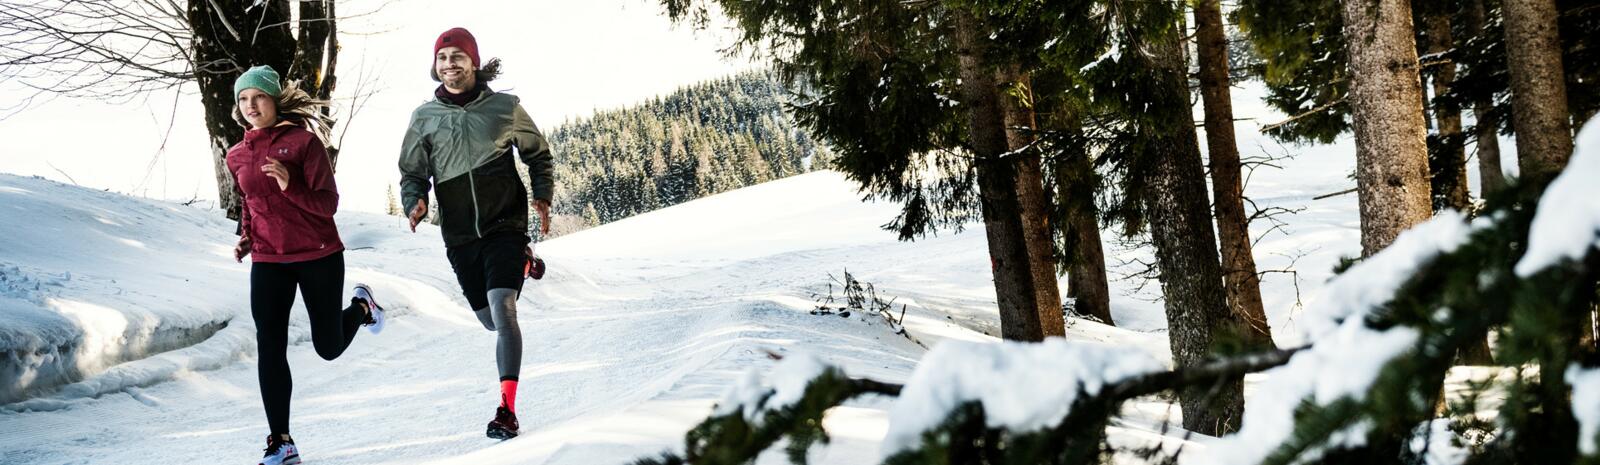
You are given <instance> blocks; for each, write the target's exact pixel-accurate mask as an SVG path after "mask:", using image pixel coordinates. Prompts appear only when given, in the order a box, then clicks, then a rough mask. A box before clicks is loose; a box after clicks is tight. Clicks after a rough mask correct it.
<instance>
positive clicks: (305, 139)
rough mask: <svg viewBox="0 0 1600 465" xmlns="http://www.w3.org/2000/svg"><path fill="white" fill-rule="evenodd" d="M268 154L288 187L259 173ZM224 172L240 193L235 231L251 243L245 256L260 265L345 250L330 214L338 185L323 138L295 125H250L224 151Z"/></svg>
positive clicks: (334, 208) (300, 259) (336, 197)
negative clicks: (285, 177) (241, 202)
mask: <svg viewBox="0 0 1600 465" xmlns="http://www.w3.org/2000/svg"><path fill="white" fill-rule="evenodd" d="M268 158H272V159H275V160H278V162H279V163H283V165H284V166H285V167H287V168H288V169H289V188H288V190H280V189H279V188H278V181H277V180H274V179H272V178H271V177H269V176H267V173H264V172H262V171H261V167H262V166H266V165H267V163H268V161H267V159H268ZM227 161H228V171H229V172H232V173H233V179H234V180H236V181H237V184H238V188H239V191H240V192H241V193H243V194H244V208H243V209H242V211H241V216H240V220H239V223H240V224H239V226H240V230H241V231H242V233H243V234H246V235H249V237H250V239H251V241H252V243H253V244H252V247H251V252H250V255H251V257H253V258H252V260H253V261H257V262H262V263H292V262H304V261H310V260H316V259H318V258H322V257H326V256H329V255H333V254H334V253H337V252H339V251H341V250H344V242H342V241H340V240H339V229H338V228H337V227H335V226H334V224H333V213H334V212H335V211H337V210H338V208H339V189H338V187H337V186H335V185H334V182H333V166H332V164H331V163H329V162H328V152H327V151H326V150H325V149H323V148H322V142H321V141H319V140H317V136H316V135H314V134H312V133H311V132H310V131H307V130H305V129H304V128H302V127H300V126H297V125H288V124H286V125H278V126H273V127H270V128H264V129H251V130H249V131H246V132H245V133H244V140H243V141H240V142H239V143H238V144H236V145H234V146H233V148H230V149H228V160H227Z"/></svg>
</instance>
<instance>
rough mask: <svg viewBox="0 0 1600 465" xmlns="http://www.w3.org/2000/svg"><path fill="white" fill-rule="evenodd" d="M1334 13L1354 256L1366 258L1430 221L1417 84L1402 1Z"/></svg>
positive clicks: (1355, 0)
mask: <svg viewBox="0 0 1600 465" xmlns="http://www.w3.org/2000/svg"><path fill="white" fill-rule="evenodd" d="M1342 10H1343V16H1344V31H1345V34H1344V35H1345V39H1346V40H1345V44H1346V45H1345V47H1346V49H1347V51H1348V55H1349V57H1350V76H1351V83H1350V96H1349V101H1350V109H1351V116H1352V119H1353V120H1354V124H1353V126H1354V128H1355V135H1356V186H1357V193H1358V195H1359V196H1360V204H1361V254H1362V256H1371V255H1372V254H1375V253H1378V251H1380V250H1383V248H1384V247H1388V246H1389V243H1391V242H1394V238H1395V236H1398V235H1399V234H1400V232H1401V231H1404V230H1406V229H1407V228H1410V227H1412V226H1414V225H1416V224H1418V223H1421V222H1423V221H1427V219H1428V217H1429V216H1431V215H1432V209H1431V208H1430V202H1429V199H1430V195H1429V191H1430V189H1431V188H1430V186H1429V184H1428V146H1427V139H1426V129H1424V128H1423V117H1422V83H1421V81H1420V79H1421V78H1420V77H1419V76H1418V74H1417V47H1416V39H1415V37H1414V35H1413V31H1414V30H1413V29H1412V25H1411V5H1410V3H1409V2H1407V1H1405V0H1344V5H1343V8H1342Z"/></svg>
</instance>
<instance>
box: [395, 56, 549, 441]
mask: <svg viewBox="0 0 1600 465" xmlns="http://www.w3.org/2000/svg"><path fill="white" fill-rule="evenodd" d="M433 53H434V56H433V67H432V70H431V72H432V73H431V74H432V75H433V80H434V81H438V82H440V83H441V84H440V85H439V87H438V88H437V89H435V90H434V92H433V94H434V99H433V100H429V101H428V102H426V103H423V104H422V105H421V106H419V107H417V109H416V111H414V112H412V114H411V127H410V128H408V129H407V130H406V136H405V141H404V143H403V146H402V148H401V151H400V175H401V176H400V192H401V197H402V200H401V201H402V202H403V203H402V205H405V208H406V211H407V212H408V215H409V217H410V219H411V231H412V232H416V230H417V223H418V222H420V221H422V218H423V216H425V215H426V214H427V212H428V191H429V190H430V189H431V190H434V197H435V198H436V199H437V200H438V203H439V205H438V215H439V228H440V230H441V232H443V235H444V245H445V254H446V255H447V256H448V257H449V259H450V267H451V268H452V269H454V270H455V274H456V280H457V281H458V282H460V284H461V292H462V293H464V294H465V295H466V297H467V302H468V303H469V304H471V305H472V311H473V312H474V313H476V314H477V316H478V321H481V322H483V327H484V328H486V329H488V330H490V331H495V332H497V333H498V338H499V341H498V343H497V345H496V349H495V362H496V364H497V365H498V367H499V369H500V406H499V407H497V408H496V409H495V416H494V420H493V421H490V422H489V429H488V433H487V434H488V436H489V437H491V438H496V439H510V438H513V437H516V436H517V433H518V425H517V415H516V408H517V407H516V400H517V375H518V372H519V371H520V369H521V366H522V329H521V328H519V327H518V326H517V296H518V295H519V294H520V293H521V292H522V282H523V279H524V277H525V276H527V275H528V269H529V266H530V265H531V255H530V254H529V253H528V252H527V251H528V250H529V249H528V243H529V242H530V240H529V238H528V210H529V207H530V206H531V207H532V209H533V210H534V211H536V212H538V213H539V225H540V233H541V234H546V233H549V231H550V197H551V193H552V191H553V190H554V181H553V180H552V176H551V159H550V144H549V143H548V142H546V140H545V137H544V135H543V134H541V133H540V132H539V128H538V127H535V126H534V124H533V119H532V118H530V117H529V116H528V112H527V111H524V110H523V109H522V105H521V104H520V100H519V99H518V98H517V97H516V96H514V95H511V94H502V93H498V92H495V91H493V90H490V89H489V87H488V83H489V81H493V80H494V79H495V77H496V76H497V75H498V74H499V73H500V60H499V59H492V60H489V62H488V63H484V62H483V61H481V60H480V59H479V57H478V43H477V40H476V39H474V38H473V37H472V33H469V32H467V30H466V29H462V28H455V29H451V30H448V31H445V32H444V34H440V35H439V38H438V39H437V40H435V41H434V44H433ZM512 149H516V152H517V154H518V155H519V156H521V157H522V162H523V163H525V164H527V165H528V174H529V178H531V179H532V180H533V193H532V196H530V195H529V193H528V192H527V190H526V189H524V188H523V187H522V180H521V178H519V177H518V176H517V169H516V165H515V163H514V162H513V160H512V158H511V153H512Z"/></svg>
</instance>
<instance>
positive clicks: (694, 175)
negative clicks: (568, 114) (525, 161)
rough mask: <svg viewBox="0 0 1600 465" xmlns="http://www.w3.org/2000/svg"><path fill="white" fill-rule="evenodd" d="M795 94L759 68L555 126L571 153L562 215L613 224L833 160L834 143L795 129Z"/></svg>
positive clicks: (560, 179) (562, 167)
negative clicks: (790, 108) (790, 111)
mask: <svg viewBox="0 0 1600 465" xmlns="http://www.w3.org/2000/svg"><path fill="white" fill-rule="evenodd" d="M787 101H788V95H787V93H786V92H785V91H784V90H783V88H782V87H781V86H780V85H779V84H778V83H777V82H776V81H775V79H774V76H773V75H772V73H770V72H759V71H754V72H746V73H742V74H739V75H736V76H732V77H729V78H725V79H720V80H715V81H710V82H705V83H701V84H697V85H694V86H689V87H685V88H683V89H680V90H678V91H677V92H674V93H672V94H671V95H668V96H666V97H661V98H656V99H652V100H650V101H648V102H646V103H644V104H641V105H638V106H635V107H631V108H626V109H621V110H608V111H602V112H598V113H596V114H595V115H594V116H591V117H589V118H587V119H581V120H578V121H571V122H567V123H565V124H562V125H561V126H559V127H556V128H555V129H554V130H552V131H550V134H549V137H550V143H551V146H552V147H554V148H555V150H556V151H557V152H558V153H557V154H556V156H557V157H559V158H560V159H561V160H563V162H562V163H558V164H557V165H556V172H555V176H556V185H557V186H560V187H559V189H558V190H557V191H556V198H555V202H554V205H555V208H556V213H561V214H565V215H573V216H579V217H584V218H585V220H587V221H594V222H595V224H603V223H609V222H612V221H616V220H619V219H622V218H627V217H629V216H633V215H636V214H639V213H643V212H647V211H651V210H655V209H659V208H663V207H668V206H672V205H676V204H679V203H683V202H687V201H689V200H694V199H697V198H700V197H704V196H707V195H711V194H716V193H719V192H723V191H728V190H732V189H737V188H740V187H745V186H750V185H754V184H759V183H762V182H766V181H770V180H774V179H781V178H784V177H788V176H793V175H795V174H800V173H802V172H805V171H806V170H807V169H808V168H811V169H820V168H825V167H826V165H827V159H828V158H829V155H828V153H827V149H826V148H824V147H822V146H821V145H820V144H818V143H817V142H816V141H815V140H814V139H812V138H811V136H810V135H809V134H808V133H806V132H805V131H801V130H799V129H798V128H797V127H796V125H795V123H794V121H793V120H792V119H791V118H790V117H789V116H788V115H787V114H786V112H785V111H784V108H783V107H784V105H785V104H786V102H787ZM808 162H809V166H808ZM591 211H592V212H594V218H593V219H589V218H587V216H588V214H587V213H588V212H591ZM587 221H586V222H587ZM595 224H588V225H589V226H594V225H595Z"/></svg>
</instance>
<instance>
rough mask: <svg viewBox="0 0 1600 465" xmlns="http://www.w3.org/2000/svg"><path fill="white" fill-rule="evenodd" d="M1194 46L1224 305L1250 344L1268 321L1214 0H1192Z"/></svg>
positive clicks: (1263, 334) (1263, 343) (1263, 340)
mask: <svg viewBox="0 0 1600 465" xmlns="http://www.w3.org/2000/svg"><path fill="white" fill-rule="evenodd" d="M1194 19H1195V27H1196V31H1195V34H1196V36H1197V37H1196V39H1197V44H1196V49H1197V50H1198V55H1199V57H1200V96H1201V99H1202V100H1203V101H1204V102H1205V119H1206V121H1205V127H1206V148H1207V153H1208V154H1209V155H1210V160H1211V192H1212V197H1213V200H1212V202H1214V205H1215V209H1216V214H1217V236H1218V239H1220V240H1221V244H1222V283H1223V286H1224V288H1225V289H1226V290H1227V295H1228V307H1229V308H1230V309H1231V310H1232V311H1233V313H1234V314H1236V315H1238V316H1239V319H1240V320H1242V321H1244V322H1245V323H1246V325H1247V329H1248V331H1246V332H1245V335H1246V336H1247V337H1248V338H1249V339H1250V344H1251V345H1252V346H1260V347H1265V348H1272V347H1274V346H1273V344H1272V327H1271V326H1270V325H1268V324H1267V313H1266V311H1265V310H1264V309H1263V308H1262V304H1261V277H1260V275H1258V274H1256V259H1255V255H1254V254H1253V253H1252V251H1251V250H1250V220H1249V218H1248V217H1246V216H1245V212H1244V186H1243V183H1244V181H1243V180H1242V178H1243V176H1242V175H1241V174H1240V171H1241V167H1240V164H1239V146H1238V144H1237V143H1236V142H1235V141H1234V133H1233V102H1232V98H1233V97H1232V95H1231V94H1232V92H1231V91H1230V90H1229V88H1228V86H1229V85H1230V83H1229V77H1228V37H1227V35H1226V33H1225V32H1224V31H1223V25H1222V7H1221V5H1220V4H1219V2H1218V0H1200V1H1198V2H1195V3H1194Z"/></svg>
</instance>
